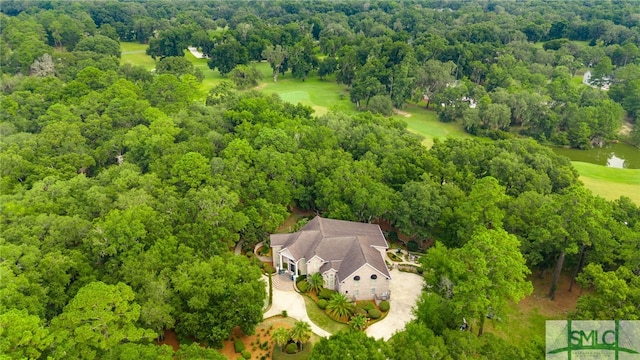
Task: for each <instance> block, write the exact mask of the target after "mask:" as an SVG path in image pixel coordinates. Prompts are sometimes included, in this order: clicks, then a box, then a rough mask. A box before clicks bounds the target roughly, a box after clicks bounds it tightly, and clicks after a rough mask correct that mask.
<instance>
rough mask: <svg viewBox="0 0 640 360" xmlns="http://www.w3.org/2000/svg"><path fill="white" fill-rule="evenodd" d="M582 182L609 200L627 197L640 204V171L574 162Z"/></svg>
mask: <svg viewBox="0 0 640 360" xmlns="http://www.w3.org/2000/svg"><path fill="white" fill-rule="evenodd" d="M572 164H573V167H575V168H576V170H578V173H580V180H581V181H582V182H583V183H584V185H585V187H586V188H587V189H589V190H591V191H592V192H593V193H594V194H596V195H599V196H602V197H603V198H605V199H607V200H615V199H618V198H620V196H623V195H624V196H627V197H629V198H630V199H631V200H633V202H635V203H636V204H640V169H618V168H612V167H606V166H602V165H595V164H590V163H585V162H578V161H573V162H572Z"/></svg>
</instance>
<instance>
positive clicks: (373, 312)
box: [367, 309, 382, 320]
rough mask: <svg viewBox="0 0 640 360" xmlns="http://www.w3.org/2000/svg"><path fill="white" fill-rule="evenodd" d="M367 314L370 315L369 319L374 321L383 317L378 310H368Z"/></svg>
mask: <svg viewBox="0 0 640 360" xmlns="http://www.w3.org/2000/svg"><path fill="white" fill-rule="evenodd" d="M367 313H368V314H369V317H370V318H372V319H374V320H375V319H380V317H381V316H382V313H381V312H380V310H378V309H371V310H368V311H367Z"/></svg>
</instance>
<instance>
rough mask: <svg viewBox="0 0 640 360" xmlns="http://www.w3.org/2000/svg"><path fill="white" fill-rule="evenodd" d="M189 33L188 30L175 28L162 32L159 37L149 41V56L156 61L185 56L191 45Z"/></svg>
mask: <svg viewBox="0 0 640 360" xmlns="http://www.w3.org/2000/svg"><path fill="white" fill-rule="evenodd" d="M188 43H189V33H188V30H187V29H186V28H182V27H174V28H170V29H168V30H164V31H160V32H159V33H158V35H157V37H155V38H152V39H151V40H149V47H148V48H147V55H149V56H151V57H152V58H153V59H154V60H155V59H156V58H161V59H162V58H165V57H168V56H184V51H185V50H186V49H187V46H188V45H189V44H188Z"/></svg>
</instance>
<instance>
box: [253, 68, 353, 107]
mask: <svg viewBox="0 0 640 360" xmlns="http://www.w3.org/2000/svg"><path fill="white" fill-rule="evenodd" d="M258 65H259V66H260V65H262V66H265V67H266V70H267V71H268V74H269V75H267V76H265V80H264V84H263V85H262V86H261V88H262V90H263V91H264V92H266V93H276V94H278V95H280V97H281V98H282V99H283V100H284V101H287V102H291V103H295V104H303V105H307V106H310V107H311V108H313V109H314V110H315V113H316V115H319V116H320V115H324V114H326V113H327V112H328V111H329V110H339V111H346V112H354V111H355V105H353V104H352V103H351V101H349V93H348V92H347V91H346V90H345V87H344V86H343V85H339V84H336V82H335V81H334V80H330V79H326V80H320V79H319V78H317V77H312V78H309V79H307V80H306V81H302V80H300V79H294V78H293V77H292V76H291V74H287V75H285V76H282V75H281V76H279V77H278V82H276V83H274V82H273V79H272V76H271V75H270V74H271V68H270V67H269V65H268V64H267V63H260V64H258Z"/></svg>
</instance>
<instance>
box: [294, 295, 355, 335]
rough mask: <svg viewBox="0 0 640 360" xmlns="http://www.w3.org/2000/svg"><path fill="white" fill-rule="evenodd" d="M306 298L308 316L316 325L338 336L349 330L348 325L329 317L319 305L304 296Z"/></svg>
mask: <svg viewBox="0 0 640 360" xmlns="http://www.w3.org/2000/svg"><path fill="white" fill-rule="evenodd" d="M302 297H303V298H304V304H305V307H306V308H307V315H308V316H309V319H311V321H313V323H314V324H316V325H318V326H319V327H320V328H322V329H323V330H326V331H328V332H330V333H331V334H336V333H338V332H340V331H342V330H348V329H349V326H348V325H347V324H342V323H339V322H337V321H335V320H333V319H332V318H330V317H329V315H327V314H326V313H325V312H324V310H322V309H320V308H319V307H318V305H317V304H316V303H315V302H314V301H313V299H312V298H310V297H308V296H302Z"/></svg>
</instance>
